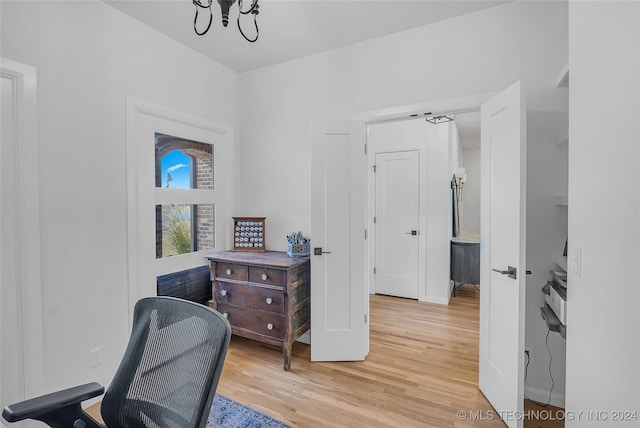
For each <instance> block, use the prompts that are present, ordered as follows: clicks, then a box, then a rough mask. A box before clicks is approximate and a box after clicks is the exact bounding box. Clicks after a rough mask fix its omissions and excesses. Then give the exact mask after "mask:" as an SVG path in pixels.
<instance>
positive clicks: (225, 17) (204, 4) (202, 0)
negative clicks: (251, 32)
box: [193, 0, 260, 43]
mask: <svg viewBox="0 0 640 428" xmlns="http://www.w3.org/2000/svg"><path fill="white" fill-rule="evenodd" d="M237 1H238V12H239V13H238V30H240V34H242V37H244V38H245V39H246V40H247V41H248V42H252V43H253V42H255V41H256V40H258V36H260V30H258V22H257V20H256V19H257V17H258V13H259V11H258V9H259V7H258V0H251V7H249V9H247V10H246V11H243V10H242V0H237ZM235 2H236V0H218V4H219V5H220V10H221V11H222V25H223V26H224V27H226V26H227V24H229V9H230V8H231V6H233V4H234V3H235ZM193 4H194V5H195V7H196V16H195V18H193V30H194V31H195V32H196V34H197V35H198V36H202V35H204V34H207V31H209V28H211V23H212V22H213V12H212V11H211V6H212V5H213V0H193ZM200 9H209V24H208V25H207V28H205V29H204V31H202V32H200V31H198V28H197V22H198V12H199V11H200ZM249 14H251V15H253V24H254V25H255V27H256V37H255V38H253V39H250V38H248V37H247V36H246V34H244V31H242V27H241V26H240V17H241V16H242V15H249Z"/></svg>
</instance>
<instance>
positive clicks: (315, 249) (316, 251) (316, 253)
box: [313, 247, 331, 256]
mask: <svg viewBox="0 0 640 428" xmlns="http://www.w3.org/2000/svg"><path fill="white" fill-rule="evenodd" d="M323 254H331V251H322V247H313V255H314V256H321V255H323Z"/></svg>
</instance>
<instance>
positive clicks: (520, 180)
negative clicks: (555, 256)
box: [479, 82, 526, 427]
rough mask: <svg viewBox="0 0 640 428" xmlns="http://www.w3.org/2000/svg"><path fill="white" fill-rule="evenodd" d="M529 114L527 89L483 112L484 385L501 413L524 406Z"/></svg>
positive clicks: (515, 88) (514, 89) (513, 423)
mask: <svg viewBox="0 0 640 428" xmlns="http://www.w3.org/2000/svg"><path fill="white" fill-rule="evenodd" d="M525 114H526V109H525V100H524V92H523V90H522V87H521V85H520V82H517V83H515V84H514V85H512V86H510V87H509V88H507V89H506V90H505V91H503V92H501V93H500V94H498V95H496V96H495V97H493V98H491V99H490V100H489V101H487V102H486V103H485V104H483V105H482V108H481V120H482V122H481V147H482V150H481V171H482V172H481V174H482V180H481V210H480V219H481V220H480V223H481V224H480V233H481V239H480V242H481V247H480V248H481V250H480V284H481V286H482V292H481V293H480V362H479V365H480V367H479V369H480V378H479V385H480V389H481V390H482V392H483V393H484V395H485V396H486V397H487V399H488V400H489V401H490V402H491V404H492V405H493V407H494V408H495V409H496V410H498V411H499V412H501V411H510V412H513V411H522V410H523V405H524V401H523V400H524V315H525V306H524V305H525V273H526V254H525V248H526V240H525V238H526V235H525V231H526V218H525V214H526V204H525V202H526V137H525V136H526V122H525V117H526V116H525ZM514 269H515V275H514V274H511V275H509V274H508V273H507V272H508V271H509V270H514ZM511 414H513V413H511ZM505 422H506V423H507V425H508V426H509V427H520V426H522V421H521V420H514V418H511V419H508V420H505Z"/></svg>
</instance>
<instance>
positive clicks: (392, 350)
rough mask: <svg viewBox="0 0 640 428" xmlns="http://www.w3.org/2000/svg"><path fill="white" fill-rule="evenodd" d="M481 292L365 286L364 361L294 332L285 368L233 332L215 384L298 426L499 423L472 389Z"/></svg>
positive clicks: (271, 352)
mask: <svg viewBox="0 0 640 428" xmlns="http://www.w3.org/2000/svg"><path fill="white" fill-rule="evenodd" d="M478 297H479V294H478V292H477V291H476V290H475V288H473V287H472V286H470V285H469V286H468V285H465V286H462V287H460V288H459V289H458V291H457V292H456V297H454V298H452V299H451V303H450V304H449V306H443V305H435V304H429V303H422V302H417V301H414V300H409V299H402V298H396V297H388V296H381V295H375V296H371V311H370V322H371V330H370V342H371V345H370V353H369V355H368V356H367V358H366V361H363V362H331V363H312V362H311V361H310V358H309V357H310V348H309V345H305V344H302V343H299V342H296V343H295V344H294V347H293V358H292V362H291V370H290V371H288V372H285V371H284V370H283V369H282V351H281V350H280V349H278V348H275V347H270V346H268V345H263V344H260V343H257V342H254V341H251V340H248V339H245V338H241V337H233V338H232V340H231V346H230V348H229V353H228V355H227V360H226V362H225V366H224V369H223V371H222V377H221V380H220V383H219V385H218V391H217V392H218V393H220V394H223V395H225V396H227V397H229V398H231V399H234V400H236V401H239V402H241V403H244V404H247V405H249V406H251V407H253V408H255V409H257V410H260V411H262V412H264V413H267V414H269V415H271V416H273V417H275V418H277V419H279V420H281V421H283V422H285V423H287V424H289V425H292V426H294V427H340V428H343V427H438V428H445V427H482V428H491V427H504V426H505V424H504V423H503V422H502V421H500V420H499V418H498V417H497V415H496V413H495V411H493V409H492V407H491V405H490V404H489V402H488V401H487V399H486V398H485V397H484V395H482V393H481V392H480V390H479V389H478V328H479V298H478ZM492 415H495V418H493V419H492ZM525 426H529V427H538V426H540V427H543V426H544V427H550V426H552V425H547V424H545V425H539V424H537V423H531V422H529V423H526V424H525ZM555 426H560V427H561V426H563V425H562V424H560V425H555Z"/></svg>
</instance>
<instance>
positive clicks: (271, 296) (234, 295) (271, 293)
mask: <svg viewBox="0 0 640 428" xmlns="http://www.w3.org/2000/svg"><path fill="white" fill-rule="evenodd" d="M214 298H215V300H216V302H218V303H223V304H225V303H226V304H230V305H236V306H245V307H249V308H256V309H262V310H264V311H271V312H277V313H280V314H282V313H284V294H283V292H282V291H281V290H278V289H274V288H268V287H260V286H255V285H244V284H236V283H230V282H224V281H217V282H216V287H215V296H214Z"/></svg>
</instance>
